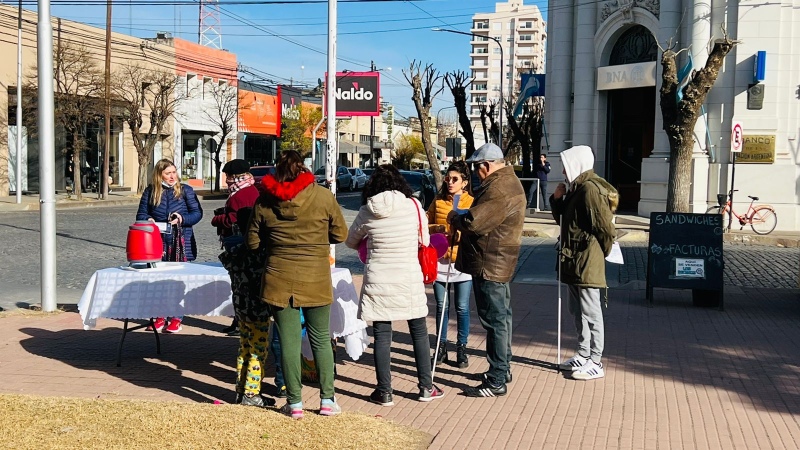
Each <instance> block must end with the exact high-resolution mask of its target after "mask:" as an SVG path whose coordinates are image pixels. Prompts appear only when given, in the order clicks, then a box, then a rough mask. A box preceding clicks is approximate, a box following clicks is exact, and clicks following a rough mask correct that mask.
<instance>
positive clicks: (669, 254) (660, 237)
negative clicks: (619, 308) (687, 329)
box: [647, 212, 725, 309]
mask: <svg viewBox="0 0 800 450" xmlns="http://www.w3.org/2000/svg"><path fill="white" fill-rule="evenodd" d="M722 232H723V224H722V215H721V214H689V213H666V212H654V213H650V241H649V242H648V246H647V298H648V299H649V300H650V303H651V304H652V303H653V288H654V287H661V288H671V289H692V298H693V301H694V304H695V305H697V306H718V307H719V308H720V309H722V291H723V289H722V288H723V281H722V274H723V271H724V269H725V261H724V260H723V258H722Z"/></svg>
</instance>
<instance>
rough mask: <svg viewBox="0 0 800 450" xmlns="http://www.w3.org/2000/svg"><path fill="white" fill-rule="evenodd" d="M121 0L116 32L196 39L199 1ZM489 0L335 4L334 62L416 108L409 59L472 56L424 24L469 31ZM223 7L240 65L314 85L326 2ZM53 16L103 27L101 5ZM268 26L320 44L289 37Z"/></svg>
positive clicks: (319, 73)
mask: <svg viewBox="0 0 800 450" xmlns="http://www.w3.org/2000/svg"><path fill="white" fill-rule="evenodd" d="M223 1H224V0H223ZM503 2H504V1H503ZM126 3H127V2H126V0H116V1H114V14H113V19H112V25H113V28H114V31H116V32H120V33H125V34H131V35H134V36H139V37H152V36H154V35H155V32H156V31H168V32H172V33H173V35H175V36H177V37H181V38H184V39H188V40H192V41H195V42H196V41H197V22H198V7H197V6H185V5H184V6H173V5H164V6H157V5H153V6H146V7H145V6H140V5H128V4H126ZM495 3H496V2H495V1H494V0H424V1H417V2H408V1H398V2H379V3H359V4H354V3H339V8H338V16H339V20H338V31H339V33H340V34H339V39H338V54H339V61H338V63H337V69H338V70H339V71H342V70H345V69H347V70H354V71H364V70H367V69H368V68H369V64H370V61H371V60H372V61H375V65H376V67H378V68H379V69H387V68H391V70H390V71H389V70H383V71H382V77H381V95H382V96H383V97H384V100H385V101H388V102H391V103H392V104H394V105H395V108H396V112H397V113H398V114H399V115H401V116H403V117H407V116H409V115H416V112H415V110H414V106H413V102H412V101H411V88H410V87H409V86H408V84H407V83H406V81H405V78H404V77H403V72H402V71H403V70H404V69H405V70H407V69H408V66H409V63H410V62H411V61H412V60H414V59H416V60H419V61H422V62H423V63H432V64H434V66H435V67H436V68H437V69H438V70H439V71H440V72H442V73H445V72H448V71H452V70H465V71H466V70H468V68H469V62H470V58H469V49H470V45H469V40H470V38H469V37H468V36H461V35H457V34H451V33H436V32H433V31H431V30H430V29H431V28H433V27H440V28H452V29H456V30H461V31H469V29H470V24H471V17H472V15H473V14H475V13H482V12H494V9H495ZM525 4H526V5H527V4H536V5H538V6H539V8H540V10H541V11H542V14H543V15H544V16H545V20H546V19H547V15H546V9H547V3H546V1H543V0H536V1H534V0H526V1H525ZM221 9H222V11H221V22H222V35H223V36H222V44H223V47H224V48H226V49H227V50H229V51H231V52H234V53H236V54H237V58H238V60H239V63H240V64H243V65H246V66H250V67H253V68H256V69H258V70H259V71H261V72H265V73H267V74H270V75H271V76H272V77H271V78H272V79H274V80H275V81H276V82H280V83H285V84H288V83H289V81H290V80H292V81H293V82H294V83H304V84H310V85H316V83H317V79H318V78H323V76H324V73H325V70H326V58H327V57H326V55H325V52H326V50H327V14H328V7H327V5H326V4H303V5H275V4H272V5H229V6H222V7H221ZM52 15H53V16H58V17H63V18H66V19H70V20H76V21H80V22H84V23H88V24H92V25H95V26H98V27H105V6H80V7H76V6H59V5H58V4H55V5H54V6H53V7H52ZM254 24H255V25H257V26H254ZM268 32H273V33H275V34H277V35H280V36H283V37H285V38H286V39H290V40H292V41H295V42H297V43H300V44H302V45H303V46H305V47H310V48H311V49H316V50H319V51H318V52H317V51H314V50H311V49H308V48H304V47H302V46H299V45H296V44H293V43H290V42H287V41H286V40H284V39H280V38H277V37H274V36H271V35H270V34H268ZM451 105H452V100H451V96H450V95H449V92H448V91H447V89H446V88H445V90H444V91H443V92H442V94H440V96H439V97H438V98H437V101H436V103H435V105H434V108H433V112H434V114H435V113H436V112H438V110H439V109H440V108H443V107H446V106H451ZM450 111H452V110H450ZM450 111H445V112H444V113H443V115H444V114H447V113H449V112H450Z"/></svg>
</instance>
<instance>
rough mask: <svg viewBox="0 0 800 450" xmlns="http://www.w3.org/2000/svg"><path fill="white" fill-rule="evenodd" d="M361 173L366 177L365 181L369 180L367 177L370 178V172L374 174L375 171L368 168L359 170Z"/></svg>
mask: <svg viewBox="0 0 800 450" xmlns="http://www.w3.org/2000/svg"><path fill="white" fill-rule="evenodd" d="M361 171H362V172H364V175H366V176H367V179H368V180H369V177H371V176H372V172H375V169H373V168H371V167H370V168H368V169H361Z"/></svg>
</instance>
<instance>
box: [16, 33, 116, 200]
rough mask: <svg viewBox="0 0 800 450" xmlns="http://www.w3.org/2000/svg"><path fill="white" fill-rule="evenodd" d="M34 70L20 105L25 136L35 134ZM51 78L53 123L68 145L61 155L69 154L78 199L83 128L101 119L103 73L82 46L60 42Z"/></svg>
mask: <svg viewBox="0 0 800 450" xmlns="http://www.w3.org/2000/svg"><path fill="white" fill-rule="evenodd" d="M37 70H38V69H37V67H36V66H35V65H34V67H32V68H31V72H30V73H29V74H28V75H27V76H26V80H25V88H24V91H25V94H24V97H25V98H24V100H23V101H24V102H25V104H26V106H25V108H26V111H27V113H26V114H25V115H26V116H28V117H27V118H26V120H23V124H25V125H27V128H28V130H29V135H31V134H34V135H35V134H36V132H37V129H36V127H35V126H34V125H33V124H34V121H33V120H31V117H34V118H35V117H36V114H37V110H38V98H37V95H36V93H37V92H38V87H37V85H38V83H37ZM53 76H54V78H55V79H54V81H55V83H54V86H53V87H54V91H55V92H54V93H53V100H54V101H53V103H54V106H55V121H56V123H57V124H59V125H61V127H63V128H64V131H65V132H66V133H67V137H68V138H69V139H71V141H72V142H71V145H70V146H69V147H68V148H64V149H62V151H63V152H64V153H65V154H69V152H70V151H72V174H73V175H72V181H73V191H74V192H75V194H76V196H77V198H78V199H81V198H82V195H81V191H82V189H81V181H82V177H81V153H83V152H84V151H85V150H86V149H87V148H88V145H87V143H86V128H87V125H88V124H89V123H90V122H93V121H95V120H97V119H98V118H100V117H101V116H102V111H103V100H102V98H101V97H102V94H103V88H104V86H105V84H104V79H103V71H102V70H101V68H100V66H98V65H97V59H96V58H95V56H94V55H93V54H92V53H91V52H90V51H89V49H88V48H87V47H86V46H84V45H83V44H76V43H71V42H67V43H62V44H61V45H59V46H57V47H56V48H54V49H53Z"/></svg>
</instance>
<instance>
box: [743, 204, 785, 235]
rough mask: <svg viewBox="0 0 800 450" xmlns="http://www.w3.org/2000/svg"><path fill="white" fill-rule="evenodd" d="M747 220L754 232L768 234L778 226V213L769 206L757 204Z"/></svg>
mask: <svg viewBox="0 0 800 450" xmlns="http://www.w3.org/2000/svg"><path fill="white" fill-rule="evenodd" d="M747 221H748V222H750V227H751V228H753V231H754V232H755V233H756V234H770V233H772V230H774V229H775V227H776V226H778V215H777V214H775V210H774V209H772V207H770V206H758V207H756V208H755V209H754V210H753V214H751V215H750V217H748V218H747Z"/></svg>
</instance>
